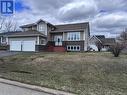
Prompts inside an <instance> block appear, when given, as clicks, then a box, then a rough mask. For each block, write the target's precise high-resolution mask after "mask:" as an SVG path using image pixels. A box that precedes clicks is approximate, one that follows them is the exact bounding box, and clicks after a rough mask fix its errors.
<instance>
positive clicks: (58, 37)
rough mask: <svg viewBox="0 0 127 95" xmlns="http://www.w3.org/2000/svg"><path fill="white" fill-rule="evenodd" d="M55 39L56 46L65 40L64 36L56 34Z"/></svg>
mask: <svg viewBox="0 0 127 95" xmlns="http://www.w3.org/2000/svg"><path fill="white" fill-rule="evenodd" d="M54 40H55V45H56V46H62V41H63V37H62V36H60V35H59V36H58V35H57V36H55V39H54Z"/></svg>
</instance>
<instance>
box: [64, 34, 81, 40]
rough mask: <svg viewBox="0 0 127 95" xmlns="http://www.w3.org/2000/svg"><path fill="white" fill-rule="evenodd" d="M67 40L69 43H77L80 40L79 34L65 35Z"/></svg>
mask: <svg viewBox="0 0 127 95" xmlns="http://www.w3.org/2000/svg"><path fill="white" fill-rule="evenodd" d="M67 40H69V41H79V40H80V32H70V33H68V34H67Z"/></svg>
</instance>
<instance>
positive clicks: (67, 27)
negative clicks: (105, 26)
mask: <svg viewBox="0 0 127 95" xmlns="http://www.w3.org/2000/svg"><path fill="white" fill-rule="evenodd" d="M55 27H56V28H55V30H52V31H50V32H51V33H53V32H69V31H84V29H86V28H88V29H89V22H85V23H76V24H64V25H55Z"/></svg>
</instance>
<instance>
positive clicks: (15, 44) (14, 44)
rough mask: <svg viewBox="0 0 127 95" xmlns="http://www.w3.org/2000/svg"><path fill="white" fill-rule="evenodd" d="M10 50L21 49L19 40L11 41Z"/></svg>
mask: <svg viewBox="0 0 127 95" xmlns="http://www.w3.org/2000/svg"><path fill="white" fill-rule="evenodd" d="M10 51H21V41H11V42H10Z"/></svg>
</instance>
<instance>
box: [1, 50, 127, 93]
mask: <svg viewBox="0 0 127 95" xmlns="http://www.w3.org/2000/svg"><path fill="white" fill-rule="evenodd" d="M0 76H1V77H3V78H7V79H11V80H16V81H20V82H24V83H29V84H34V85H39V86H44V87H49V88H53V89H59V90H64V91H68V92H73V93H76V94H78V95H127V55H121V56H120V57H118V58H115V57H113V55H112V54H110V53H71V52H70V53H22V54H20V55H15V56H11V57H4V58H0Z"/></svg>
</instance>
